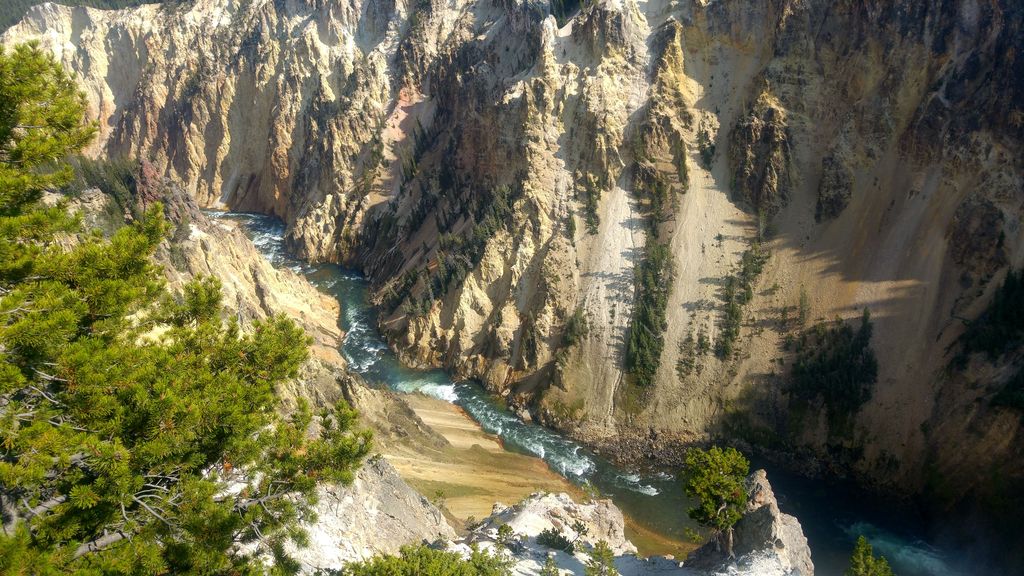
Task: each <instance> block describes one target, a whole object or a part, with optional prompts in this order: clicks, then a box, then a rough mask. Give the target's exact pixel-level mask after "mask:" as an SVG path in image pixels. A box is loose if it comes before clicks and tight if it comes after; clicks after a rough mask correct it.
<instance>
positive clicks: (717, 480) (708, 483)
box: [685, 446, 750, 557]
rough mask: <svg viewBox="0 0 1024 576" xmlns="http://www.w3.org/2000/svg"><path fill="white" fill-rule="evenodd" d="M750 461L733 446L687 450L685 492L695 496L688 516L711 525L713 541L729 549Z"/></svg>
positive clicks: (740, 513) (740, 512)
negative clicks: (723, 448) (694, 502)
mask: <svg viewBox="0 0 1024 576" xmlns="http://www.w3.org/2000/svg"><path fill="white" fill-rule="evenodd" d="M749 472H750V463H749V462H747V459H746V458H744V457H743V454H740V452H739V451H738V450H736V449H735V448H726V449H725V450H722V449H721V448H719V447H717V446H714V447H712V448H711V449H710V450H702V449H700V448H691V449H690V450H689V451H687V453H686V470H685V478H686V485H685V486H686V494H687V495H688V496H690V497H692V498H697V506H696V507H694V508H691V509H690V511H689V515H690V518H693V519H694V520H696V521H697V522H700V523H701V524H703V525H704V526H707V527H708V528H711V530H712V531H713V532H714V537H715V545H716V547H717V548H718V550H721V549H722V547H723V544H724V547H725V551H726V553H727V554H728V555H729V557H732V556H733V551H732V527H733V525H734V524H736V522H738V521H739V519H740V518H742V517H743V509H744V507H745V506H746V504H747V491H746V489H745V488H744V486H743V482H744V480H745V479H746V476H747V474H748V473H749Z"/></svg>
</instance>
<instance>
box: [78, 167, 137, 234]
mask: <svg viewBox="0 0 1024 576" xmlns="http://www.w3.org/2000/svg"><path fill="white" fill-rule="evenodd" d="M71 164H72V166H73V167H74V176H73V177H72V179H71V182H70V183H69V184H68V186H66V190H67V192H68V193H70V194H73V195H74V194H79V193H81V192H82V191H84V190H86V189H88V188H98V189H99V190H101V191H102V192H103V193H104V194H106V195H107V196H109V197H111V198H113V199H114V203H115V204H116V205H117V208H118V210H119V213H117V214H110V216H111V217H112V218H118V219H120V218H123V216H124V214H131V215H132V217H134V218H139V217H141V216H142V214H139V213H138V211H137V204H138V203H137V202H135V201H134V198H135V197H136V195H137V193H138V169H139V164H138V162H132V161H131V160H128V159H126V158H120V159H101V160H90V159H89V158H84V157H78V158H74V159H73V160H72V163H71Z"/></svg>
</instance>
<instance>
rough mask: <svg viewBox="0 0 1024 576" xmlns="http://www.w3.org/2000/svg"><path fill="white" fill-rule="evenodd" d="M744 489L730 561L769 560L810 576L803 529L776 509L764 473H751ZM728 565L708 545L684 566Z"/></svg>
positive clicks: (798, 574)
mask: <svg viewBox="0 0 1024 576" xmlns="http://www.w3.org/2000/svg"><path fill="white" fill-rule="evenodd" d="M746 489H747V510H746V512H744V514H743V517H742V518H741V519H740V520H739V522H737V523H736V525H735V527H734V530H735V533H734V535H733V552H734V553H735V554H736V559H735V560H733V562H734V563H735V564H736V565H739V566H742V565H744V564H745V563H746V564H750V563H753V562H760V563H763V562H765V561H767V560H768V558H772V559H774V561H775V562H776V563H777V565H778V567H779V568H781V569H782V570H783V571H784V573H785V574H792V575H793V576H813V574H814V563H813V562H812V561H811V549H810V547H809V546H808V545H807V537H806V536H804V532H803V528H802V527H801V526H800V522H799V521H798V520H797V519H796V517H794V516H790V515H789V514H783V513H782V511H780V510H779V502H778V500H776V499H775V493H774V492H772V486H771V484H769V483H768V476H767V474H766V473H765V471H764V470H757V471H755V472H754V473H753V474H751V475H750V476H749V477H748V478H747V481H746ZM729 562H730V560H729V559H728V558H725V555H724V554H723V552H722V551H720V550H717V549H716V547H715V544H714V543H709V544H705V545H704V546H703V547H702V548H700V549H698V550H697V551H695V552H694V553H692V554H691V555H690V557H689V558H687V560H686V565H687V566H693V567H701V566H715V565H721V564H722V563H726V564H728V563H729Z"/></svg>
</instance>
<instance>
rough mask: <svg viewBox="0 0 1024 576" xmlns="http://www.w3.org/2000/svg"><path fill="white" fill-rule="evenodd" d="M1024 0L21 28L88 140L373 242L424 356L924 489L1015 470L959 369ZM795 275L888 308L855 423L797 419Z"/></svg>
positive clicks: (617, 436) (60, 19)
mask: <svg viewBox="0 0 1024 576" xmlns="http://www.w3.org/2000/svg"><path fill="white" fill-rule="evenodd" d="M1022 22H1024V6H1022V5H1021V4H1020V3H1019V2H1013V1H1010V0H997V1H993V2H975V1H972V0H960V1H950V2H947V1H939V0H929V1H923V2H922V1H911V0H897V1H889V2H861V3H835V2H830V1H828V0H799V1H798V0H770V1H767V2H760V3H755V4H751V3H750V2H744V1H740V0H720V1H716V2H706V1H703V0H700V1H696V0H695V1H682V2H669V1H667V0H665V1H662V0H652V1H650V2H636V1H634V0H602V1H599V2H593V3H588V6H587V8H585V9H584V10H582V11H581V12H580V13H578V14H576V15H575V16H573V17H572V18H571V19H570V21H568V22H566V23H565V25H564V26H562V27H559V25H558V23H557V22H555V20H554V18H553V17H550V16H548V15H547V14H546V12H545V7H544V4H543V3H538V2H526V3H518V2H510V1H492V0H482V1H478V2H463V1H457V2H454V3H449V4H443V5H442V4H440V3H437V2H417V3H415V4H414V5H409V4H407V3H401V2H363V1H360V0H344V1H342V2H314V1H311V0H309V1H300V0H296V1H289V2H271V1H267V0H255V1H251V2H249V1H241V0H193V1H192V2H184V3H175V4H174V5H169V6H166V7H163V8H160V7H156V6H144V7H140V8H136V9H132V10H125V11H120V12H104V11H97V10H91V9H69V8H63V7H59V6H57V5H54V4H47V5H44V6H42V7H39V8H36V9H34V10H33V11H32V12H31V13H30V14H29V16H28V17H27V18H26V19H25V21H24V22H22V23H21V24H19V25H18V26H16V27H14V28H12V29H11V30H10V31H8V32H7V33H6V34H5V35H4V37H3V41H4V42H8V43H9V42H14V41H19V40H27V39H40V40H42V42H43V44H44V46H46V47H48V48H49V49H51V50H53V51H54V53H55V54H57V56H58V58H60V59H61V61H62V62H63V63H65V64H66V65H67V66H68V67H70V68H71V69H73V70H74V71H76V73H77V74H78V76H79V78H80V80H81V82H82V83H83V85H84V89H85V90H86V93H87V96H88V99H89V102H90V105H91V108H92V111H93V114H94V116H95V118H96V119H98V120H99V121H100V124H101V138H100V140H99V142H98V144H97V149H96V150H95V152H97V153H100V152H105V153H110V154H131V155H137V156H141V157H146V158H152V159H153V162H154V165H155V166H156V167H157V171H158V173H159V174H160V175H161V176H168V177H171V178H174V179H178V180H181V181H182V182H183V183H184V184H185V187H186V190H187V191H188V192H189V193H190V194H191V195H193V196H194V197H195V198H196V199H197V200H198V202H199V204H200V205H202V206H213V205H218V204H225V205H227V206H230V207H232V208H235V209H242V210H256V211H261V212H269V213H274V214H277V215H279V216H281V217H282V218H283V219H284V220H285V221H286V222H287V224H288V239H289V243H290V245H291V246H292V247H293V248H295V249H296V250H297V252H298V253H299V254H300V255H301V256H305V257H309V258H313V259H331V260H339V261H344V262H347V263H349V264H353V265H357V266H359V267H360V268H362V269H363V270H364V271H365V272H366V273H367V275H368V276H369V278H370V280H371V282H372V285H373V292H374V298H375V302H377V303H378V305H379V308H380V309H381V311H382V314H381V318H382V329H383V331H384V332H385V334H386V335H387V336H388V338H389V339H390V340H391V342H392V343H393V344H394V345H395V346H396V348H398V350H399V351H400V353H401V355H402V357H403V359H405V360H407V361H408V362H410V363H413V364H419V365H436V366H444V367H446V368H448V369H450V370H451V371H453V372H454V373H456V374H457V375H458V376H466V377H475V378H478V379H480V380H481V381H483V382H484V383H485V384H486V385H487V386H488V387H489V388H490V389H491V390H492V391H494V392H496V393H499V394H502V395H505V396H506V397H507V398H508V399H509V401H510V403H512V404H514V405H516V406H519V407H527V408H529V410H530V411H531V412H532V413H533V415H534V416H535V417H536V418H537V419H538V420H539V421H542V422H545V423H548V424H552V425H557V426H559V427H560V428H562V429H563V430H565V431H568V432H569V433H571V434H573V435H575V436H576V437H578V438H581V439H583V440H586V441H588V442H590V443H594V444H603V445H609V444H612V443H614V444H617V445H628V446H641V447H643V452H644V453H643V454H642V455H643V456H647V455H653V456H657V455H659V454H663V453H666V452H667V451H666V450H665V448H666V447H670V446H673V445H677V444H679V443H686V442H693V441H701V440H707V439H708V438H709V437H711V436H716V435H720V434H729V435H733V434H746V433H750V434H749V435H750V436H751V437H752V438H755V439H756V438H764V437H766V436H765V435H768V436H772V437H773V438H774V439H775V440H778V441H780V442H782V443H783V444H784V445H786V446H787V451H788V453H790V454H792V453H804V454H809V455H810V458H812V459H814V460H817V461H819V462H823V463H824V468H826V469H830V470H834V471H837V472H840V473H842V474H845V475H850V476H853V477H856V478H858V479H861V480H863V481H865V482H869V483H875V484H879V485H884V486H885V487H886V489H895V490H898V491H901V492H904V493H908V494H916V493H920V492H922V491H923V490H924V489H925V488H926V487H927V486H929V484H928V478H929V474H930V471H931V470H935V469H941V470H944V471H946V472H947V473H949V474H950V475H951V476H955V477H957V478H958V483H957V485H958V487H963V490H959V489H958V490H957V493H958V494H960V495H962V494H966V493H967V492H969V491H970V488H971V487H975V488H978V489H987V488H989V487H992V486H993V485H992V483H991V479H990V475H989V474H987V473H984V472H983V471H985V470H989V469H991V468H992V467H997V468H999V470H1000V474H1001V475H1003V476H1005V477H1007V478H1012V479H1014V481H1015V482H1016V481H1017V480H1019V479H1020V478H1024V469H1022V466H1024V465H1022V464H1020V463H1022V462H1024V457H1022V454H1021V450H1022V448H1021V446H1020V444H1019V443H1012V442H995V441H994V440H993V437H992V436H991V435H988V434H979V433H977V431H978V430H982V431H984V430H990V429H992V427H994V426H997V425H998V427H999V428H1000V430H1002V431H1003V432H1005V434H1003V433H1001V434H1000V435H999V436H1000V437H1014V435H1015V434H1019V433H1020V423H1019V419H1017V418H1014V417H1013V414H1008V413H1007V412H1006V410H1005V409H1000V408H998V407H994V406H990V404H991V400H992V397H993V396H994V394H995V392H994V390H995V388H994V387H988V386H981V387H980V388H979V387H978V386H977V385H976V384H977V383H974V382H972V380H971V378H969V377H967V376H964V377H962V378H961V377H957V378H951V379H947V378H945V376H944V374H945V372H944V370H945V367H946V366H947V365H948V361H949V350H951V349H952V348H951V345H952V344H954V343H955V341H956V338H957V337H958V336H959V334H960V333H961V332H962V325H963V322H962V321H961V320H960V319H961V318H965V319H972V318H976V317H977V315H978V314H979V313H980V312H981V310H983V309H984V306H985V304H986V303H987V302H988V301H989V299H990V298H991V296H992V294H993V292H994V290H993V288H992V286H993V285H994V284H995V283H997V282H998V280H999V278H1000V277H1001V276H1000V275H1001V274H1003V273H1004V271H1005V270H1006V268H1007V267H1008V266H1010V265H1019V264H1020V262H1021V261H1022V248H1021V247H1022V245H1024V227H1021V226H1020V224H1019V223H1020V221H1021V216H1022V213H1024V208H1022V204H1024V193H1022V190H1024V165H1022V158H1024V148H1022V142H1024V108H1022V107H1024V80H1022V79H1024V58H1021V56H1020V55H1019V52H1020V51H1019V49H1018V47H1019V46H1021V45H1022V43H1024V41H1022V39H1024V24H1022ZM719 127H721V128H719ZM684 159H685V160H686V162H683V160H684ZM682 166H686V167H687V169H686V170H685V171H684V170H683V169H682ZM683 190H686V193H685V194H683V193H682V191H683ZM652 191H656V192H657V193H656V194H652V193H651V192H652ZM660 191H664V194H663V193H662V192H660ZM661 196H664V199H665V200H666V202H664V206H668V207H670V208H671V209H670V210H665V211H662V212H661V217H662V218H664V221H662V222H660V223H658V222H652V214H653V213H654V212H655V211H654V210H651V209H650V207H651V202H650V199H651V198H654V197H661ZM758 212H760V213H761V214H763V215H764V218H763V220H761V221H759V220H760V219H759V214H758ZM652 229H657V230H658V234H659V237H658V239H659V242H664V243H665V244H667V245H668V247H669V249H670V251H671V253H672V255H673V264H674V268H675V270H676V271H677V273H676V274H675V275H674V277H673V279H672V285H671V290H670V295H669V298H668V302H667V303H666V305H665V310H666V322H665V326H666V327H665V330H664V334H663V338H664V341H665V346H664V350H663V352H662V353H661V358H660V362H659V366H658V369H657V373H656V376H655V378H654V380H655V384H654V385H653V386H651V387H650V389H648V390H645V391H643V393H642V394H638V393H637V391H636V390H635V389H633V388H631V387H630V381H631V380H630V377H629V374H628V373H627V372H626V370H625V367H624V365H623V359H624V356H625V355H624V349H623V348H624V343H625V342H626V341H627V340H628V333H629V329H630V319H631V317H632V316H633V306H634V303H633V300H634V286H635V278H634V276H635V273H634V272H635V269H636V266H637V263H638V262H639V261H640V259H641V258H642V257H643V254H644V246H645V244H646V243H647V241H648V239H647V235H648V233H649V231H651V230H652ZM997 229H998V230H997ZM759 232H761V233H762V234H761V235H762V236H764V237H765V239H766V240H765V245H766V246H767V247H769V248H770V249H771V251H772V257H771V258H770V259H769V260H768V261H767V263H766V264H765V266H764V270H763V272H762V273H761V275H760V276H759V277H758V278H757V280H756V281H755V283H754V286H752V290H751V292H752V294H753V297H752V301H751V302H750V303H749V304H747V305H746V306H745V307H744V309H743V311H742V322H741V324H742V325H741V327H740V333H741V337H740V338H739V339H738V340H737V342H738V343H739V344H738V346H739V347H740V348H741V350H739V352H738V353H737V354H735V355H733V356H732V357H729V358H725V359H719V358H716V357H715V356H713V355H712V354H704V355H701V356H700V357H699V358H698V359H697V360H698V361H697V362H695V364H696V365H698V366H699V369H696V368H694V369H693V370H691V371H689V372H686V371H685V370H683V371H681V370H679V369H678V368H679V366H680V361H681V360H684V361H687V360H688V358H687V352H686V346H685V344H686V341H687V337H688V336H691V335H692V336H693V338H694V340H696V339H697V336H698V335H700V334H703V335H704V336H705V337H706V338H707V339H708V341H709V342H710V343H712V344H713V343H714V342H715V341H716V340H718V338H719V337H720V335H721V334H722V333H723V331H724V325H725V314H724V313H723V308H724V307H723V303H722V296H721V287H722V286H723V285H724V284H725V282H726V277H727V276H729V275H731V274H733V273H735V271H736V268H737V266H738V264H739V260H740V256H741V254H742V253H743V252H744V250H745V249H746V248H747V247H749V244H750V242H751V241H752V239H753V238H754V237H755V236H757V235H758V233H759ZM993 281H995V282H993ZM803 292H806V293H807V295H806V307H807V315H808V317H809V319H810V321H811V322H813V321H815V320H816V319H818V318H832V317H834V316H836V315H841V316H844V317H847V316H853V315H854V314H857V313H859V310H861V309H862V308H864V307H870V308H871V311H872V314H873V318H874V319H875V330H874V337H873V346H874V348H875V350H876V351H877V354H878V360H879V370H880V372H879V382H878V385H877V386H876V387H875V389H874V391H873V394H872V397H871V399H870V400H869V401H868V402H867V403H866V404H865V405H864V406H863V408H862V409H861V410H860V412H859V413H858V414H857V415H856V417H855V418H854V420H855V424H854V426H853V430H852V432H851V434H850V435H849V437H848V438H845V439H844V440H843V442H842V445H841V447H840V448H841V449H836V447H835V446H829V445H828V442H829V440H828V438H827V437H826V436H825V435H822V434H818V433H816V430H815V422H818V421H819V420H820V418H817V417H816V416H815V415H814V414H811V415H810V416H809V417H808V419H807V423H806V426H805V428H806V429H805V430H801V431H800V432H799V433H796V434H792V432H791V431H790V430H789V429H788V428H787V426H788V422H789V421H788V420H787V419H786V418H785V412H784V410H783V407H784V406H785V404H786V401H785V398H786V390H787V386H788V378H787V376H786V372H787V370H788V362H789V361H790V360H791V356H790V354H791V352H789V351H787V350H786V349H785V348H784V346H783V344H784V342H785V341H786V339H787V336H792V335H793V332H794V329H793V327H792V325H793V322H786V321H783V318H786V319H789V320H791V319H792V318H793V317H794V316H795V315H796V313H795V310H796V309H797V307H798V306H799V305H800V302H801V301H802V300H804V299H803V298H801V294H802V293H803ZM783 310H785V311H787V312H786V314H787V315H786V316H785V317H784V316H783V312H782V311H783ZM577 311H579V312H580V313H581V314H582V315H583V317H585V318H586V319H587V325H588V330H587V333H586V335H585V336H584V337H582V338H578V339H576V340H575V341H573V339H567V338H566V337H565V332H566V325H567V323H568V320H569V318H571V317H573V315H574V313H575V312H577ZM780 359H781V360H782V363H781V364H780V363H779V360H780ZM684 364H685V362H684ZM1002 372H1003V370H1002V366H1001V365H1000V366H993V367H992V370H991V371H982V372H978V373H979V374H982V373H984V374H988V373H993V374H1002ZM1000 378H1003V376H1000ZM977 389H982V390H985V392H984V393H980V394H979V393H976V392H975V391H974V390H977ZM933 400H935V401H934V402H933ZM979 403H980V404H979ZM978 405H981V406H984V407H986V409H982V410H975V407H976V406H978ZM950 414H961V415H967V416H966V417H965V418H960V419H955V421H956V422H968V421H969V422H970V424H964V425H962V426H953V425H951V424H950V421H949V419H948V418H946V416H948V415H950ZM736 417H739V418H740V422H739V424H737V422H735V421H733V418H736ZM940 432H941V433H940ZM624 438H628V439H630V440H629V441H624V440H623V439H624ZM964 452H969V453H971V454H978V455H979V458H980V461H972V462H971V463H969V464H968V463H966V461H965V460H964V459H963V458H962V457H961V456H962V453H964ZM1011 484H1012V483H1011ZM959 497H961V496H956V498H959ZM993 501H994V500H993Z"/></svg>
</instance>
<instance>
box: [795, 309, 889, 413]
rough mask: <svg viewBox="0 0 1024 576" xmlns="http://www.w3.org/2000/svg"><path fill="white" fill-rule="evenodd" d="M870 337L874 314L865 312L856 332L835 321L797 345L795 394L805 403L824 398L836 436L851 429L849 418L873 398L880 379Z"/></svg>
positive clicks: (803, 338) (815, 329) (823, 324)
mask: <svg viewBox="0 0 1024 576" xmlns="http://www.w3.org/2000/svg"><path fill="white" fill-rule="evenodd" d="M871 333H872V324H871V314H870V313H869V312H868V310H867V308H865V309H864V314H863V316H861V323H860V327H859V328H858V329H857V330H854V328H853V326H851V325H850V324H848V323H845V322H842V321H841V320H835V321H833V322H831V323H828V324H825V323H822V324H818V325H816V326H815V327H814V328H812V329H810V330H808V331H807V332H805V333H804V334H803V335H802V336H801V339H800V342H798V343H797V349H798V352H797V358H796V360H795V362H794V363H793V369H792V375H793V384H792V392H793V394H794V395H795V396H796V397H797V398H799V399H802V400H805V401H809V400H814V399H816V398H821V399H822V400H823V401H824V402H825V406H826V408H827V410H828V419H829V426H830V429H832V430H833V431H834V432H843V431H845V429H846V428H848V426H849V424H850V418H851V417H852V416H853V415H854V414H856V413H857V411H858V410H860V407H861V406H862V405H863V404H864V403H865V402H867V401H868V399H869V398H870V397H871V387H872V385H873V384H874V383H875V381H876V380H877V379H878V361H877V360H876V359H875V352H874V350H872V348H871Z"/></svg>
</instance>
